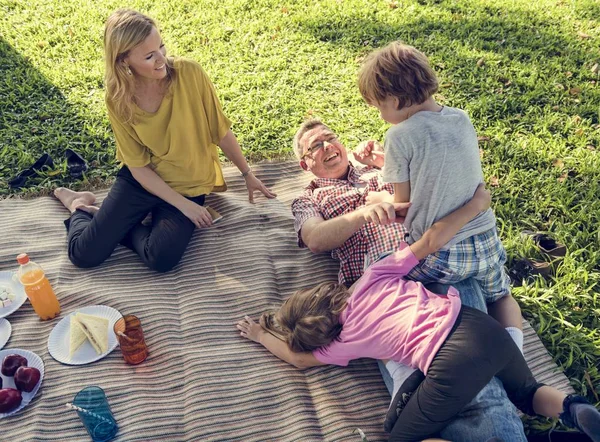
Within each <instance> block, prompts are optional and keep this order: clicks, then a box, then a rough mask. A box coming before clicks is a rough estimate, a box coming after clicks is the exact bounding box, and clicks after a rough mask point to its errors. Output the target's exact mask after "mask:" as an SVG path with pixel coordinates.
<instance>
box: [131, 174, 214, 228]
mask: <svg viewBox="0 0 600 442" xmlns="http://www.w3.org/2000/svg"><path fill="white" fill-rule="evenodd" d="M129 170H130V171H131V175H133V177H134V178H135V180H136V181H137V182H138V183H140V184H141V186H142V187H143V188H144V189H146V190H147V191H148V192H150V193H151V194H153V195H156V196H157V197H159V198H160V199H161V200H163V201H165V202H167V203H169V204H170V205H172V206H174V207H176V208H177V209H179V211H181V213H183V214H184V215H185V216H186V217H188V218H189V219H190V221H192V222H193V223H194V224H195V225H196V227H198V228H200V227H208V226H210V225H211V224H212V218H211V216H210V214H209V213H208V211H207V210H206V209H205V208H204V207H202V206H201V205H199V204H196V203H195V202H193V201H190V200H188V199H187V198H186V197H184V196H183V195H181V194H179V193H177V192H176V191H174V190H173V189H172V188H171V187H170V186H169V185H168V184H167V183H165V182H164V180H163V179H162V178H161V177H159V176H158V175H157V174H156V172H154V171H153V170H152V169H151V168H150V167H148V166H145V167H130V168H129Z"/></svg>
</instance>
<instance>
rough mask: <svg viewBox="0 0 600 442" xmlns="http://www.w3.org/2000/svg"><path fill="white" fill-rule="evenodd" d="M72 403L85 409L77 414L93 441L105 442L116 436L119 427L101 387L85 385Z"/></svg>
mask: <svg viewBox="0 0 600 442" xmlns="http://www.w3.org/2000/svg"><path fill="white" fill-rule="evenodd" d="M73 405H76V406H78V407H80V408H83V409H84V410H86V411H85V412H83V411H77V414H78V415H79V419H81V422H83V425H84V426H85V429H86V430H87V432H88V433H89V435H90V436H91V438H92V440H93V441H94V442H107V441H109V440H111V439H112V438H113V437H115V436H116V434H117V432H118V431H119V427H118V426H117V421H115V418H114V416H113V415H112V412H111V411H110V406H109V405H108V401H107V400H106V395H105V394H104V390H102V388H100V387H85V388H84V389H83V390H81V391H80V392H79V393H77V394H76V395H75V399H74V400H73Z"/></svg>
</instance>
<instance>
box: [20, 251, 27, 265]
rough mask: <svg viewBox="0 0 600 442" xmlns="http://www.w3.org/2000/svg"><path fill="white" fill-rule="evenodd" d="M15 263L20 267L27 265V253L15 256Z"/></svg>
mask: <svg viewBox="0 0 600 442" xmlns="http://www.w3.org/2000/svg"><path fill="white" fill-rule="evenodd" d="M17 262H18V263H19V264H21V265H23V264H27V263H28V262H29V255H27V253H21V254H20V255H19V256H17Z"/></svg>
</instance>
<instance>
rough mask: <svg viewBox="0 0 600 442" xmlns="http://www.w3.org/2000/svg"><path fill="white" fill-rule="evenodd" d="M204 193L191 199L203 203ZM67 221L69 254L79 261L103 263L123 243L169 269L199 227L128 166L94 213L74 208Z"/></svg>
mask: <svg viewBox="0 0 600 442" xmlns="http://www.w3.org/2000/svg"><path fill="white" fill-rule="evenodd" d="M204 198H205V195H200V196H197V197H192V198H188V199H190V200H192V201H193V202H195V203H196V204H199V205H204ZM148 213H151V214H152V223H151V224H149V225H144V224H142V221H143V220H144V218H146V216H147V215H148ZM65 225H66V226H67V231H68V235H67V240H68V250H69V259H70V260H71V262H72V263H73V264H75V265H76V266H78V267H84V268H87V267H95V266H97V265H100V264H102V263H103V262H104V261H105V260H106V259H107V258H108V257H109V256H110V255H111V254H112V252H113V250H114V249H115V248H116V247H117V244H119V243H120V244H123V245H124V246H126V247H129V248H130V249H131V250H133V251H134V252H136V253H137V254H138V255H139V256H140V258H141V259H142V261H144V263H145V264H146V265H147V266H148V267H149V268H151V269H152V270H156V271H158V272H167V271H169V270H171V269H172V268H173V267H174V266H175V265H176V264H177V263H178V262H179V260H180V259H181V257H182V256H183V253H184V252H185V249H186V248H187V245H188V243H189V241H190V238H191V237H192V233H194V229H195V226H194V223H192V222H191V221H190V220H189V219H188V218H187V217H186V216H185V215H184V214H183V213H181V212H180V211H179V210H178V209H177V208H175V207H174V206H172V205H170V204H168V203H166V202H165V201H163V200H162V199H160V198H159V197H157V196H155V195H153V194H151V193H150V192H148V191H147V190H146V189H144V188H143V187H142V186H141V184H140V183H138V182H137V181H136V179H135V178H134V177H133V176H132V175H131V172H130V171H129V169H128V168H127V167H123V168H122V169H121V170H120V171H119V172H118V173H117V178H116V181H115V183H114V184H113V186H112V188H111V189H110V192H109V193H108V196H107V197H106V199H105V200H104V201H103V202H102V205H101V206H100V210H99V211H98V212H97V213H96V214H95V215H93V216H92V215H90V214H89V213H87V212H84V211H82V210H76V211H75V212H74V213H73V214H72V215H71V217H70V218H69V219H68V220H66V221H65Z"/></svg>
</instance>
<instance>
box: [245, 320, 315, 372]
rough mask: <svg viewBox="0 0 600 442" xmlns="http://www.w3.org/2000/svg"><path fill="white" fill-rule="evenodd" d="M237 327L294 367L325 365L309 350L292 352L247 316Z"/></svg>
mask: <svg viewBox="0 0 600 442" xmlns="http://www.w3.org/2000/svg"><path fill="white" fill-rule="evenodd" d="M237 329H238V330H239V331H240V335H242V336H243V337H244V338H247V339H250V340H251V341H254V342H257V343H259V344H261V345H262V346H264V347H265V348H266V349H267V350H269V351H270V352H271V353H273V354H274V355H275V356H277V357H278V358H279V359H281V360H283V361H285V362H287V363H288V364H292V365H293V366H294V367H296V368H301V369H302V368H310V367H316V366H318V365H326V364H324V363H322V362H320V361H319V360H318V359H317V358H315V357H314V356H313V354H312V353H310V352H306V353H296V352H293V351H292V350H291V349H290V347H289V346H288V345H287V343H285V342H283V341H282V340H281V339H278V338H276V337H275V336H273V335H272V334H271V333H269V332H268V331H266V330H265V329H264V328H262V327H261V326H260V324H257V323H256V322H254V321H253V320H252V319H251V318H250V317H248V316H245V317H244V319H242V320H241V321H240V322H238V323H237Z"/></svg>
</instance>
